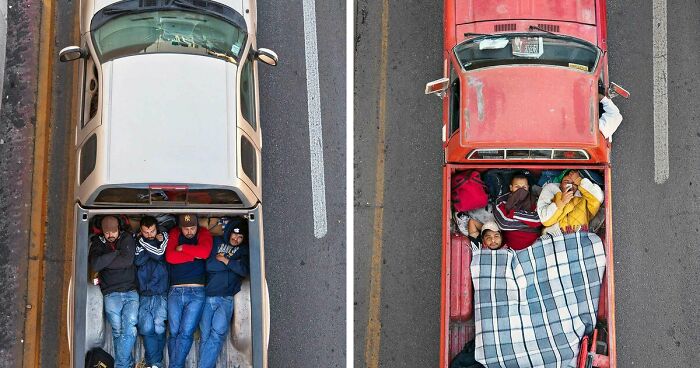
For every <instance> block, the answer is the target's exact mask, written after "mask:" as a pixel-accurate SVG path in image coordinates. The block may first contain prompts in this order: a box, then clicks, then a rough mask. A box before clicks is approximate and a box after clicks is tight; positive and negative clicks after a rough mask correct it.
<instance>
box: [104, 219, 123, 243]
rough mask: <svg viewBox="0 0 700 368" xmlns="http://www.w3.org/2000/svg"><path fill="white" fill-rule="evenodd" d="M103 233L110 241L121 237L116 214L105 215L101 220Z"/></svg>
mask: <svg viewBox="0 0 700 368" xmlns="http://www.w3.org/2000/svg"><path fill="white" fill-rule="evenodd" d="M100 227H102V234H104V236H105V239H107V241H108V242H110V243H113V242H115V241H116V240H117V238H118V237H119V220H117V218H116V217H114V216H105V217H104V218H102V222H100Z"/></svg>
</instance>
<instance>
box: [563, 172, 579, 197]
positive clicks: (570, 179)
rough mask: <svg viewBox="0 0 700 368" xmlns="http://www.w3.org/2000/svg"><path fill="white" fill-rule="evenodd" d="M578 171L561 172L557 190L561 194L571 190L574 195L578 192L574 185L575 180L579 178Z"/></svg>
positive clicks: (576, 186)
mask: <svg viewBox="0 0 700 368" xmlns="http://www.w3.org/2000/svg"><path fill="white" fill-rule="evenodd" d="M580 177H581V175H579V173H578V170H564V172H562V177H561V183H559V189H560V190H561V191H562V193H563V192H566V191H567V190H569V189H571V190H573V191H574V193H576V191H577V190H578V185H576V179H577V178H580Z"/></svg>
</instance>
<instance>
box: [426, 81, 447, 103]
mask: <svg viewBox="0 0 700 368" xmlns="http://www.w3.org/2000/svg"><path fill="white" fill-rule="evenodd" d="M449 85H450V78H440V79H438V80H435V81H432V82H430V83H427V84H426V85H425V94H426V95H432V94H434V93H435V94H437V96H438V97H440V98H442V97H444V96H445V91H447V88H448V86H449Z"/></svg>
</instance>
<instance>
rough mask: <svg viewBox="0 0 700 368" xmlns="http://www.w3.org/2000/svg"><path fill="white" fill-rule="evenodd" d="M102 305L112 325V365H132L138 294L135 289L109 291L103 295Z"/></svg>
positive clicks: (122, 367) (120, 366) (128, 367)
mask: <svg viewBox="0 0 700 368" xmlns="http://www.w3.org/2000/svg"><path fill="white" fill-rule="evenodd" d="M104 306H105V313H106V314H107V320H108V321H109V324H110V325H112V337H113V339H114V367H115V368H130V367H133V365H134V359H133V358H132V356H131V351H132V350H133V349H134V343H136V322H137V320H138V313H139V294H138V293H137V292H136V290H132V291H125V292H112V293H109V294H107V295H105V296H104Z"/></svg>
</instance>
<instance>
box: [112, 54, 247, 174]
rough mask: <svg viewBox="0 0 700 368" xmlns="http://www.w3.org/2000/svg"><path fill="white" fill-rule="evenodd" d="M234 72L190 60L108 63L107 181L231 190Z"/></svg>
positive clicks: (170, 57)
mask: <svg viewBox="0 0 700 368" xmlns="http://www.w3.org/2000/svg"><path fill="white" fill-rule="evenodd" d="M236 70H237V66H236V65H235V64H232V63H228V62H225V61H223V60H219V59H215V58H212V57H206V56H198V55H185V54H146V55H137V56H129V57H123V58H119V59H115V60H113V61H110V62H107V63H105V64H104V69H103V76H104V79H105V81H104V83H103V87H104V92H103V99H104V100H103V101H104V104H103V106H104V109H103V111H102V118H103V124H104V125H105V127H106V129H105V131H106V135H107V137H106V142H107V147H106V150H107V154H108V155H109V157H108V162H109V164H108V168H107V174H108V178H107V181H108V182H110V183H203V184H210V185H217V184H219V185H230V183H231V178H232V177H234V176H235V174H236V171H235V170H236V166H235V163H236V152H237V150H236V91H237V88H236V87H235V83H236Z"/></svg>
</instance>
